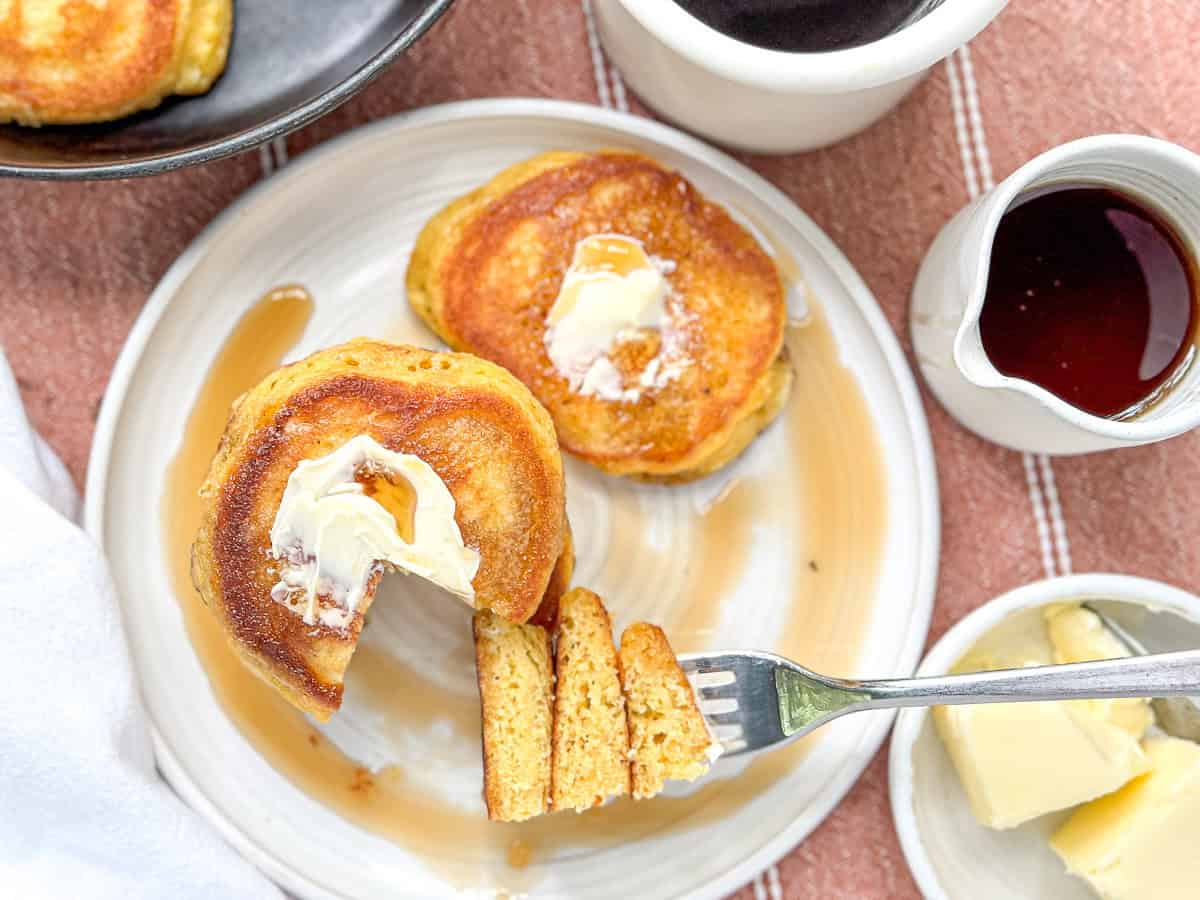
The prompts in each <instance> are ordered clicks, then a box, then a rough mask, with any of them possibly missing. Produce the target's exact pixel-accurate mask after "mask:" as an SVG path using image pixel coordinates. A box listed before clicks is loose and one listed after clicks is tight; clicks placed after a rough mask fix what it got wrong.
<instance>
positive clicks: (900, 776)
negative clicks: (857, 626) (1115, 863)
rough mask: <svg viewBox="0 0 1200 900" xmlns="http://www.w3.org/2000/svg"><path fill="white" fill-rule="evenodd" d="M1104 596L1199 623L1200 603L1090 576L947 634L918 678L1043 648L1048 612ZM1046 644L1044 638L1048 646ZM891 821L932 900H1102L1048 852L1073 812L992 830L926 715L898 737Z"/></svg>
mask: <svg viewBox="0 0 1200 900" xmlns="http://www.w3.org/2000/svg"><path fill="white" fill-rule="evenodd" d="M1087 597H1104V598H1109V599H1113V600H1124V601H1127V602H1131V603H1141V604H1144V605H1146V606H1150V607H1154V608H1156V609H1166V610H1171V611H1173V612H1177V613H1179V614H1181V615H1184V616H1187V617H1188V618H1190V619H1195V620H1197V621H1200V597H1197V596H1196V595H1194V594H1190V593H1188V592H1187V591H1183V590H1180V589H1179V588H1175V587H1171V586H1170V585H1167V584H1163V583H1162V582H1159V581H1152V580H1150V579H1147V578H1135V577H1132V576H1128V575H1111V574H1104V573H1093V574H1086V575H1066V576H1063V577H1060V578H1050V579H1047V580H1044V581H1037V582H1034V583H1033V584H1027V585H1025V586H1023V587H1019V588H1017V589H1015V590H1012V591H1009V592H1008V593H1007V594H1003V595H1001V596H1000V597H997V598H996V599H995V600H992V601H991V602H989V603H986V604H985V605H983V606H981V607H980V608H979V609H977V610H975V611H974V612H973V613H971V614H970V615H969V616H967V617H965V618H964V619H962V620H961V621H960V622H958V623H957V624H956V625H955V626H954V627H953V628H951V629H950V630H949V631H947V632H946V634H945V635H943V636H942V638H941V640H939V641H938V642H937V643H936V644H934V646H933V649H931V650H930V651H929V653H928V655H927V656H926V657H925V659H924V660H923V661H922V663H921V666H920V668H919V669H918V670H917V674H918V675H942V674H945V673H946V672H947V671H949V669H950V668H951V667H952V666H953V665H954V664H955V663H956V662H957V661H958V660H959V659H961V658H962V657H963V656H964V655H965V654H966V653H967V652H968V651H969V650H971V649H972V648H973V647H975V646H977V645H978V644H979V642H980V641H981V640H984V639H986V638H988V636H989V635H990V636H991V637H992V638H993V639H995V638H996V637H997V636H998V635H997V632H998V630H999V629H1001V628H1003V629H1004V633H1005V635H1004V640H1005V642H1006V645H1007V642H1008V641H1019V640H1021V639H1022V637H1023V636H1028V639H1030V640H1037V639H1038V637H1040V633H1039V632H1038V631H1037V630H1036V629H1038V628H1040V626H1041V621H1042V620H1041V609H1042V608H1043V607H1045V606H1046V605H1047V604H1050V603H1055V602H1060V601H1066V600H1078V599H1082V598H1087ZM1043 640H1044V639H1043ZM888 779H889V786H890V791H891V802H892V817H893V819H894V820H895V824H896V831H897V833H898V834H899V836H900V846H901V847H902V848H903V850H904V855H905V857H906V859H907V860H908V865H909V868H910V869H911V870H912V873H913V877H914V878H915V879H916V882H917V885H918V886H919V887H920V889H921V892H922V894H923V895H924V896H925V897H926V898H927V900H1095V897H1096V895H1095V894H1094V893H1093V892H1092V891H1091V889H1090V888H1089V887H1088V886H1087V885H1086V884H1085V883H1084V882H1083V881H1082V880H1080V879H1078V878H1074V877H1072V876H1071V875H1068V874H1067V873H1066V870H1065V869H1064V868H1063V865H1062V863H1061V862H1060V861H1059V859H1058V857H1056V856H1055V855H1054V852H1053V851H1052V850H1051V849H1050V847H1049V845H1048V844H1047V839H1048V838H1049V836H1050V834H1051V833H1052V832H1053V831H1054V830H1055V829H1056V828H1057V827H1058V826H1059V825H1060V824H1061V823H1062V822H1063V821H1064V819H1065V818H1066V817H1067V816H1068V815H1069V812H1066V811H1064V812H1061V813H1054V814H1051V815H1048V816H1042V817H1041V818H1039V819H1035V820H1033V821H1032V822H1027V823H1026V824H1024V825H1021V826H1019V827H1017V828H1014V829H1011V830H1008V831H993V830H991V829H989V828H985V827H984V826H982V825H980V824H979V823H978V822H977V821H976V820H975V818H974V816H973V815H972V814H971V810H970V807H969V806H968V804H967V796H966V793H965V792H964V791H963V788H962V785H961V784H960V782H959V779H958V773H957V772H956V771H955V769H954V765H953V764H952V763H951V761H950V757H949V755H948V754H947V753H946V750H945V748H944V747H943V745H942V742H941V740H940V739H939V738H938V735H937V733H936V731H935V729H934V726H933V719H932V717H931V716H930V715H929V710H928V709H906V710H904V711H902V712H901V713H900V715H899V717H898V718H897V720H896V727H895V730H894V731H893V732H892V742H891V753H890V761H889V772H888Z"/></svg>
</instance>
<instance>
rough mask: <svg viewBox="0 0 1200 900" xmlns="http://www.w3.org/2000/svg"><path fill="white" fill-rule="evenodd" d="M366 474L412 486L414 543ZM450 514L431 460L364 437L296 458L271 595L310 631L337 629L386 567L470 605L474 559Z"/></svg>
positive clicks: (274, 534) (280, 522)
mask: <svg viewBox="0 0 1200 900" xmlns="http://www.w3.org/2000/svg"><path fill="white" fill-rule="evenodd" d="M373 477H382V478H384V479H386V480H388V481H396V482H400V481H401V480H402V482H403V483H404V484H406V485H407V487H408V488H410V489H411V499H410V501H409V505H410V506H411V538H412V539H411V541H410V540H405V539H404V537H403V536H402V534H401V531H402V530H404V531H408V529H407V528H405V526H406V525H407V524H408V523H407V522H405V523H400V522H398V521H397V518H396V516H395V515H393V513H392V512H389V511H388V509H386V508H385V507H384V506H383V505H382V504H381V503H379V502H378V501H377V500H375V499H373V498H372V497H371V496H368V494H367V492H366V490H365V489H364V484H363V483H362V481H364V480H365V481H368V482H369V481H371V480H372V478H373ZM360 479H361V480H360ZM404 512H409V511H408V510H405V511H404ZM454 512H455V503H454V497H453V496H452V495H451V494H450V491H449V489H447V487H446V485H445V483H444V482H443V481H442V479H441V478H439V477H438V475H437V473H436V472H434V470H433V469H432V468H431V467H430V466H429V464H428V463H426V462H425V461H424V460H423V459H421V458H420V457H418V456H414V455H413V454H410V453H396V452H393V451H391V450H388V449H386V448H385V447H383V446H382V445H380V444H379V443H378V442H377V441H375V439H374V438H372V437H370V436H369V435H365V434H361V435H358V436H357V437H354V438H352V439H351V440H349V441H347V442H346V443H345V444H343V445H342V446H340V447H338V448H337V449H336V450H334V451H333V452H332V453H329V454H327V455H326V456H322V457H320V458H319V459H310V460H303V461H301V462H300V463H299V464H298V465H297V466H296V468H295V469H294V470H293V471H292V473H291V475H290V476H289V478H288V483H287V487H286V489H285V490H284V493H283V500H282V501H281V502H280V504H279V510H278V512H277V513H276V514H275V522H274V525H273V526H272V528H271V555H272V556H274V557H275V558H276V559H279V560H281V561H282V563H283V565H282V567H281V570H280V577H279V582H278V583H277V584H276V585H275V587H274V588H273V589H272V591H271V596H272V598H274V599H275V600H276V601H277V602H280V603H283V604H284V605H286V606H288V607H289V608H290V609H291V610H292V611H293V612H295V613H297V614H298V615H300V616H301V617H302V618H303V619H304V621H305V622H306V623H308V624H310V625H311V624H315V623H317V622H320V623H321V624H323V625H327V626H329V627H333V628H344V627H346V626H347V625H348V624H349V623H350V621H351V619H353V617H354V613H355V611H356V610H357V609H358V607H359V606H360V605H361V603H362V601H363V598H364V596H365V595H366V590H367V584H368V582H369V581H370V579H371V578H372V577H373V576H374V575H375V574H376V573H377V572H378V571H379V570H380V569H381V568H383V569H388V568H390V569H394V570H400V571H404V572H409V573H411V574H413V575H418V576H420V577H422V578H425V579H428V580H429V581H431V582H433V583H434V584H436V585H438V586H440V587H442V588H445V589H446V590H447V591H450V592H451V593H453V594H455V595H457V596H459V597H461V598H462V599H464V600H466V601H467V602H472V601H473V600H474V597H475V589H474V587H473V586H472V584H471V582H472V580H473V579H474V578H475V573H476V572H477V571H478V570H479V554H478V553H477V552H476V551H475V550H472V549H471V548H469V547H467V546H466V545H465V544H464V542H463V538H462V533H461V532H460V531H459V528H458V523H457V522H456V521H455V519H454ZM321 600H324V601H325V602H321Z"/></svg>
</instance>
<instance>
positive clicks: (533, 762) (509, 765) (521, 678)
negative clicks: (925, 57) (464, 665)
mask: <svg viewBox="0 0 1200 900" xmlns="http://www.w3.org/2000/svg"><path fill="white" fill-rule="evenodd" d="M474 631H475V668H476V673H477V675H478V681H479V700H480V703H481V705H482V707H483V798H484V802H485V803H486V804H487V811H488V818H489V819H492V820H494V821H497V822H522V821H524V820H525V819H531V818H533V817H534V816H540V815H541V814H542V813H544V812H545V811H546V807H547V803H548V802H549V798H550V753H551V750H550V733H551V720H552V718H553V708H554V672H553V668H552V664H551V658H550V635H549V633H548V632H547V631H546V630H545V629H544V628H541V627H539V626H537V625H514V624H512V623H511V622H506V621H505V620H504V619H502V618H500V617H499V616H497V615H496V614H495V613H492V612H489V611H486V610H484V611H482V612H477V613H476V614H475V622H474Z"/></svg>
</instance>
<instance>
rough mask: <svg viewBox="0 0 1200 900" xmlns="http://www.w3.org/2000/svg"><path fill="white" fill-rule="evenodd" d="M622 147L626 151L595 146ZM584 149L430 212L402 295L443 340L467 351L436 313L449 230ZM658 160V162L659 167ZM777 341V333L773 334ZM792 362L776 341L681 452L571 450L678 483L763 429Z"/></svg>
mask: <svg viewBox="0 0 1200 900" xmlns="http://www.w3.org/2000/svg"><path fill="white" fill-rule="evenodd" d="M601 152H602V153H618V152H619V153H625V154H627V155H632V156H638V157H640V158H642V159H646V160H648V161H649V162H651V163H654V165H659V164H658V163H657V162H655V161H654V160H652V159H649V157H645V156H641V154H631V153H629V151H615V150H612V151H608V150H606V151H601ZM594 155H596V154H591V153H578V152H571V151H562V150H557V151H550V152H547V153H542V154H539V155H538V156H535V157H532V158H531V159H528V160H526V161H525V162H523V163H518V164H516V165H514V166H511V167H509V168H508V169H505V170H504V171H503V172H501V173H500V174H498V175H496V176H495V178H493V179H492V180H491V181H489V182H488V183H487V184H484V185H482V186H481V187H479V188H476V189H475V190H474V191H472V192H471V193H469V194H467V195H465V196H463V197H460V198H459V199H457V200H455V201H454V202H452V203H451V204H450V205H448V206H447V207H446V208H445V209H443V210H442V211H441V212H439V213H437V214H436V215H435V216H434V217H433V218H432V219H430V220H429V221H428V222H427V223H426V224H425V227H424V228H423V229H422V230H421V233H420V235H418V237H417V242H416V245H415V246H414V248H413V253H412V257H411V259H410V261H409V265H408V271H407V274H406V276H405V290H406V293H407V296H408V301H409V303H410V305H411V306H412V308H413V310H414V311H415V312H416V313H417V315H418V316H419V317H420V318H421V319H422V321H424V322H425V324H426V325H428V326H429V328H430V329H432V330H433V332H434V333H435V334H437V335H438V337H440V338H441V339H442V340H443V341H445V342H446V343H447V344H449V345H450V346H451V347H453V348H454V349H456V350H462V351H467V352H470V351H471V347H470V346H469V345H468V344H467V343H466V342H465V341H464V340H463V339H462V338H461V337H460V336H459V335H458V334H457V333H456V332H455V331H454V329H453V328H452V327H451V326H450V323H449V322H447V321H446V320H445V319H444V318H443V317H442V315H441V306H442V304H441V298H442V296H443V294H444V291H443V288H442V283H441V281H442V279H441V270H442V266H443V263H444V262H445V260H446V259H447V257H448V256H449V255H450V254H451V253H453V252H454V251H455V250H456V249H457V241H455V240H453V239H452V236H453V235H454V234H455V233H457V232H458V231H459V230H460V229H463V228H466V227H467V226H468V225H469V223H470V222H471V221H472V220H473V219H475V218H476V217H478V216H479V215H481V214H482V213H483V212H484V211H485V210H486V209H487V207H488V205H489V204H490V203H492V201H493V200H495V199H497V198H498V197H501V196H503V195H505V194H507V193H509V192H510V191H513V190H515V189H517V188H518V187H520V186H521V185H522V184H525V183H526V182H527V181H531V180H532V179H534V178H536V177H538V176H539V175H541V174H543V173H545V172H548V171H550V170H552V169H556V168H559V167H562V166H567V165H570V164H571V163H574V162H577V161H579V160H582V159H585V158H588V157H590V156H594ZM660 167H661V166H660ZM781 341H782V338H781ZM792 377H793V373H792V367H791V364H790V363H789V362H788V358H787V352H786V349H785V348H784V347H783V345H782V343H781V345H780V352H779V356H778V358H777V359H776V360H775V362H774V363H773V364H772V365H771V367H770V368H769V369H768V370H767V372H766V374H765V375H764V377H763V378H761V379H760V380H759V381H758V382H757V383H756V384H755V386H754V388H753V390H752V391H751V392H750V394H749V396H747V398H746V400H745V402H744V403H743V404H742V405H741V406H740V407H739V408H738V409H737V410H736V411H735V412H734V413H733V414H732V415H730V416H729V417H728V419H727V421H726V422H725V424H724V426H723V427H722V428H719V429H717V430H716V431H714V432H712V433H711V434H709V435H708V436H707V437H706V438H705V439H704V440H702V441H700V442H699V443H697V444H696V445H694V446H693V447H692V448H691V450H690V451H689V452H688V453H687V454H686V455H684V456H682V457H680V458H678V459H674V460H670V461H666V462H659V461H655V460H648V459H645V458H642V457H640V456H638V455H636V454H633V455H630V456H627V457H622V458H619V459H607V458H602V457H597V456H595V455H588V454H587V453H585V452H581V450H580V449H579V448H569V449H570V450H571V452H572V453H574V454H575V455H577V456H579V457H580V458H581V459H584V460H586V461H587V462H589V463H591V464H592V465H594V466H596V467H597V468H599V469H601V470H603V471H605V472H608V473H609V474H612V475H625V476H631V477H634V478H638V479H639V480H644V481H670V482H685V481H694V480H695V479H698V478H703V477H704V476H706V475H710V474H712V473H713V472H715V471H717V470H718V469H720V468H721V467H723V466H725V465H726V464H728V463H729V462H731V461H732V460H734V459H736V458H737V457H738V455H739V454H741V452H742V451H743V450H745V449H746V447H748V446H749V445H750V443H751V442H752V441H753V440H754V438H755V437H756V436H757V435H758V434H759V432H761V431H762V430H763V429H764V428H766V427H767V426H768V425H769V424H770V423H771V422H772V421H773V420H774V419H775V417H776V416H777V415H779V413H780V412H781V411H782V410H783V407H784V405H785V404H786V403H787V398H788V395H789V393H790V391H791V386H792Z"/></svg>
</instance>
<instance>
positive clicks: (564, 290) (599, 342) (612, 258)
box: [545, 234, 687, 402]
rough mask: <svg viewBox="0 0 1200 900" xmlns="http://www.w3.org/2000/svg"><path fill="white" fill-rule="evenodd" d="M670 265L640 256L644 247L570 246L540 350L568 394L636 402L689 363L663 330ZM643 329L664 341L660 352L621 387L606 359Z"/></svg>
mask: <svg viewBox="0 0 1200 900" xmlns="http://www.w3.org/2000/svg"><path fill="white" fill-rule="evenodd" d="M673 269H674V265H673V264H672V263H670V262H667V261H664V260H658V259H655V258H653V257H651V256H650V255H648V254H647V253H646V248H645V247H644V246H643V245H642V242H641V241H639V240H637V239H636V238H631V237H627V236H625V235H620V234H596V235H591V236H590V237H586V238H584V239H583V240H581V241H579V242H578V243H577V244H576V245H575V253H574V256H573V257H572V260H571V265H570V267H569V268H568V269H567V273H566V275H565V276H564V277H563V283H562V286H561V287H560V288H559V292H558V297H557V298H556V299H555V301H554V305H553V306H552V307H551V308H550V313H549V315H548V316H547V318H546V324H547V330H546V336H545V341H546V352H547V354H548V355H549V357H550V361H551V362H552V363H553V364H554V368H555V370H556V371H557V372H558V373H559V374H560V375H562V376H563V377H564V378H566V379H567V382H568V384H569V385H570V386H571V390H573V391H575V392H576V393H579V394H582V395H583V396H598V397H600V398H602V399H605V400H616V401H624V402H636V401H637V400H638V399H639V397H640V396H641V391H642V390H643V389H648V388H655V387H661V386H663V385H664V384H666V383H667V382H668V381H670V380H671V379H673V378H675V377H677V376H678V374H679V372H680V371H681V370H682V368H683V367H684V366H686V364H687V360H686V358H685V357H684V355H683V354H682V352H681V348H680V346H679V344H678V341H677V340H675V339H674V338H675V337H676V335H675V334H674V333H673V332H672V330H671V329H670V328H669V327H668V326H669V319H670V317H669V315H668V311H667V298H668V297H669V295H670V285H669V284H668V283H667V279H666V276H667V274H669V273H670V272H671V271H672V270H673ZM644 329H654V330H657V331H659V332H660V334H661V335H662V343H661V346H660V351H659V353H658V354H657V355H656V356H655V357H654V358H653V359H651V360H650V362H649V363H648V364H647V365H646V367H645V368H644V369H643V370H642V372H641V373H640V375H639V376H638V378H637V379H636V383H635V384H634V385H633V386H630V387H626V386H625V384H624V378H623V377H622V374H621V372H620V371H619V370H618V368H617V366H616V365H615V364H614V363H613V361H612V359H611V357H610V356H609V353H610V352H611V351H612V350H613V348H614V347H615V346H617V345H618V344H620V343H622V342H623V341H627V340H630V339H633V338H635V337H636V336H637V335H638V333H639V332H640V331H642V330H644Z"/></svg>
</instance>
